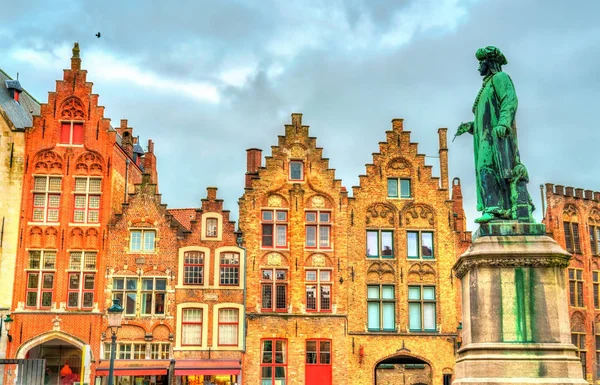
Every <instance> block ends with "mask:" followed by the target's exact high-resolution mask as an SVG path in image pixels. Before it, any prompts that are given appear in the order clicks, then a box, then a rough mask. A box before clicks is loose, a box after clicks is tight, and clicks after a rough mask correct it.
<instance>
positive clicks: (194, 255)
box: [183, 251, 204, 285]
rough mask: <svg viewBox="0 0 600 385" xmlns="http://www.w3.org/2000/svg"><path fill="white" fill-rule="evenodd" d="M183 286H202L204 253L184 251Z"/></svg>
mask: <svg viewBox="0 0 600 385" xmlns="http://www.w3.org/2000/svg"><path fill="white" fill-rule="evenodd" d="M183 284H184V285H203V284H204V253H203V252H201V251H186V252H185V253H184V254H183Z"/></svg>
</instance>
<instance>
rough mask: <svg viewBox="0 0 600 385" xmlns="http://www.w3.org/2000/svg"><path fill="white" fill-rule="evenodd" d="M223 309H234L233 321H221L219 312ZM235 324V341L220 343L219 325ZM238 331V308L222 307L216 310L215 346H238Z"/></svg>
mask: <svg viewBox="0 0 600 385" xmlns="http://www.w3.org/2000/svg"><path fill="white" fill-rule="evenodd" d="M225 310H234V311H235V315H236V317H235V321H221V312H222V311H225ZM227 325H235V333H234V336H235V343H230V344H226V343H222V342H221V326H227ZM239 333H240V309H238V308H235V307H222V308H219V309H218V311H217V346H238V344H239Z"/></svg>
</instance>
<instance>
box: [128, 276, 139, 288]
mask: <svg viewBox="0 0 600 385" xmlns="http://www.w3.org/2000/svg"><path fill="white" fill-rule="evenodd" d="M137 283H138V280H137V279H136V278H127V290H137Z"/></svg>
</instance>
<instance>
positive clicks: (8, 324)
mask: <svg viewBox="0 0 600 385" xmlns="http://www.w3.org/2000/svg"><path fill="white" fill-rule="evenodd" d="M13 321H14V320H13V319H12V318H10V314H7V315H6V318H4V327H5V328H6V336H7V337H8V342H12V336H11V335H10V327H11V326H12V323H13Z"/></svg>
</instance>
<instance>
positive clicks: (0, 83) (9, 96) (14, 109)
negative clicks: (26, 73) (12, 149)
mask: <svg viewBox="0 0 600 385" xmlns="http://www.w3.org/2000/svg"><path fill="white" fill-rule="evenodd" d="M17 83H18V81H17V80H13V79H12V78H11V77H10V76H8V74H7V73H6V72H4V71H3V70H2V69H0V109H1V110H2V112H3V113H4V115H6V117H7V118H8V119H9V120H10V121H11V122H12V124H13V126H14V127H15V129H17V130H24V129H25V128H26V127H31V126H32V124H33V116H34V115H39V114H40V103H39V102H38V101H37V100H35V98H33V97H32V96H31V95H30V94H29V93H28V92H27V91H23V92H21V95H20V96H19V102H15V100H14V95H13V91H12V90H9V88H8V87H9V86H10V87H11V88H12V89H13V90H14V89H20V88H21V86H20V84H17ZM16 85H18V88H16Z"/></svg>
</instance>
